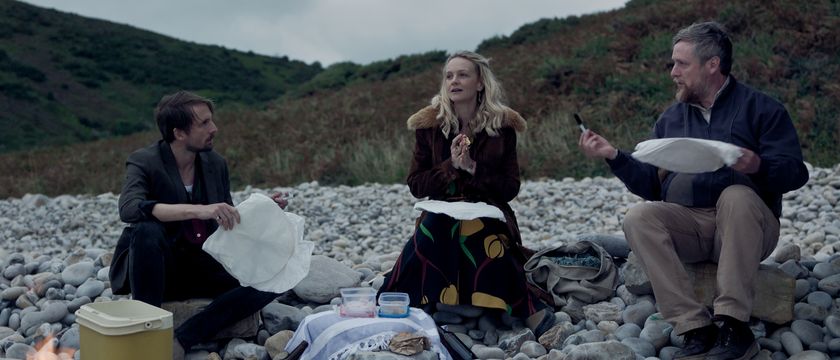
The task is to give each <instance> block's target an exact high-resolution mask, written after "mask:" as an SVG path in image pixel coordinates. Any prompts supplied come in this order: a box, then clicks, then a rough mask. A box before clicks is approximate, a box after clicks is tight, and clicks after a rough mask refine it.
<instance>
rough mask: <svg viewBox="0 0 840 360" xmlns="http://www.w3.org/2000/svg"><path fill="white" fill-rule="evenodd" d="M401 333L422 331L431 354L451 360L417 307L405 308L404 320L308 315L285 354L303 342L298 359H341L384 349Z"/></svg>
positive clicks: (431, 322) (331, 313)
mask: <svg viewBox="0 0 840 360" xmlns="http://www.w3.org/2000/svg"><path fill="white" fill-rule="evenodd" d="M401 332H408V333H415V332H422V333H423V334H424V335H425V336H426V337H427V338H429V340H430V341H431V344H432V348H431V351H433V352H435V353H437V355H438V359H440V360H451V359H452V357H451V356H450V355H449V353H448V352H447V351H446V349H445V348H444V347H443V343H441V340H440V336H439V335H438V332H437V327H436V325H435V322H434V320H432V317H431V316H429V315H428V314H426V313H425V312H423V310H420V309H417V308H409V316H408V317H405V318H382V317H373V318H356V317H342V316H340V315H339V314H338V312H337V311H322V312H320V313H316V314H312V315H308V316H306V317H305V318H303V321H301V322H300V325H299V326H298V328H297V330H295V334H294V335H293V336H292V338H291V339H290V340H289V342H288V343H287V344H286V348H285V351H287V352H291V351H292V350H294V349H295V348H296V347H297V346H298V345H299V344H301V343H302V342H303V341H306V343H307V344H309V345H308V346H307V347H306V349H305V350H304V351H303V353H302V354H301V357H300V359H301V360H308V359H318V360H344V359H347V358H349V357H350V356H351V355H353V354H355V353H357V352H360V351H382V350H388V344H389V343H390V341H391V338H393V337H394V336H396V335H397V334H398V333H401Z"/></svg>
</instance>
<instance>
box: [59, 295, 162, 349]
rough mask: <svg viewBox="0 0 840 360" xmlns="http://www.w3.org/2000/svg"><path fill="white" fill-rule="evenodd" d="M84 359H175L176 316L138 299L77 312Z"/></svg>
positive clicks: (109, 302)
mask: <svg viewBox="0 0 840 360" xmlns="http://www.w3.org/2000/svg"><path fill="white" fill-rule="evenodd" d="M76 322H77V323H78V324H79V338H80V339H79V340H80V343H81V349H80V350H81V354H80V355H81V358H82V360H113V359H121V360H149V359H156V360H157V359H161V360H171V359H172V313H171V312H169V311H166V310H163V309H161V308H158V307H155V306H152V305H149V304H146V303H144V302H142V301H137V300H119V301H108V302H98V303H91V304H87V305H84V306H82V307H81V308H80V309H79V310H77V311H76Z"/></svg>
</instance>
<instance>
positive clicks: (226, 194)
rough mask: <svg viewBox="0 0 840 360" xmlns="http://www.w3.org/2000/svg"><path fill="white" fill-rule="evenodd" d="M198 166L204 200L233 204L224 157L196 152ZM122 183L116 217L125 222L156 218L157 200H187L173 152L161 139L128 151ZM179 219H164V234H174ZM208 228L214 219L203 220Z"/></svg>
mask: <svg viewBox="0 0 840 360" xmlns="http://www.w3.org/2000/svg"><path fill="white" fill-rule="evenodd" d="M198 160H199V161H200V164H198V166H199V167H200V168H201V174H196V178H198V176H202V181H203V183H202V184H203V186H204V191H205V193H206V203H207V204H215V203H220V202H226V203H228V204H231V205H233V200H232V199H231V195H230V179H229V177H228V168H227V164H226V163H225V160H224V159H223V158H222V157H221V156H220V155H219V154H218V153H216V152H215V151H207V152H201V153H199V155H198ZM125 166H126V171H125V183H124V184H123V188H122V193H121V194H120V200H119V208H120V219H121V220H122V221H124V222H127V223H137V222H141V221H158V220H157V219H156V218H155V217H154V216H153V215H152V208H153V207H154V206H155V204H157V203H163V204H189V203H190V201H189V199H188V196H187V192H186V190H185V189H184V183H183V182H182V181H181V175H180V174H179V173H178V165H177V163H176V162H175V155H173V154H172V149H171V148H170V147H169V144H168V143H166V142H165V141H163V140H161V141H158V142H157V143H154V144H151V145H149V146H147V147H145V148H142V149H139V150H137V151H135V152H133V153H132V154H131V155H129V157H128V160H127V161H126V163H125ZM183 223H184V222H183V221H178V222H169V223H165V227H166V230H167V231H166V232H167V234H168V235H174V234H178V232H179V231H180V227H181V226H183ZM207 223H208V225H209V226H211V228H208V230H209V233H212V232H213V231H215V230H216V227H217V226H218V225H217V224H216V223H215V222H214V221H208V222H207Z"/></svg>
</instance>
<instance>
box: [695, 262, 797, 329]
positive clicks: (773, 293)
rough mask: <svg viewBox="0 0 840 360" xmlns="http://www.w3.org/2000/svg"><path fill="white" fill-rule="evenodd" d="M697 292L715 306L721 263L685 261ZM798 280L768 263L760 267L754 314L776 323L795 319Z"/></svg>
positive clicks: (705, 300)
mask: <svg viewBox="0 0 840 360" xmlns="http://www.w3.org/2000/svg"><path fill="white" fill-rule="evenodd" d="M685 269H686V270H687V271H688V275H689V278H691V281H692V282H693V284H694V293H695V295H696V296H697V299H700V300H701V301H702V302H703V304H705V305H706V306H712V303H713V302H714V299H715V297H716V296H717V293H716V284H717V280H716V279H717V265H716V264H713V263H707V262H703V263H696V264H685ZM795 284H796V280H795V279H794V278H793V277H791V276H789V275H787V274H785V273H784V272H782V271H781V270H778V269H775V268H772V267H770V266H767V265H761V266H760V267H759V269H758V274H757V276H756V279H755V282H754V283H753V288H754V289H755V301H754V303H753V310H752V316H754V317H757V318H759V319H761V320H765V321H769V322H772V323H775V324H784V323H787V322H789V321H791V320H793V303H794V293H795V289H796V285H795Z"/></svg>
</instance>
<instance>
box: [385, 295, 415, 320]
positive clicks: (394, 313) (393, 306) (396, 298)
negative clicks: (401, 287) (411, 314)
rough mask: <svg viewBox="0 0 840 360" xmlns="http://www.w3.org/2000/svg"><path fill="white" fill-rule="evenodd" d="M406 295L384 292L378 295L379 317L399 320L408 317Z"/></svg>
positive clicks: (407, 299)
mask: <svg viewBox="0 0 840 360" xmlns="http://www.w3.org/2000/svg"><path fill="white" fill-rule="evenodd" d="M408 303H409V298H408V294H406V293H403V292H384V293H381V294H379V316H381V317H390V318H400V317H406V316H408Z"/></svg>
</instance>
